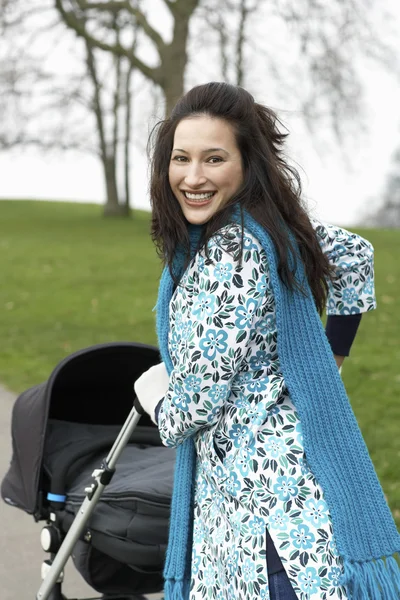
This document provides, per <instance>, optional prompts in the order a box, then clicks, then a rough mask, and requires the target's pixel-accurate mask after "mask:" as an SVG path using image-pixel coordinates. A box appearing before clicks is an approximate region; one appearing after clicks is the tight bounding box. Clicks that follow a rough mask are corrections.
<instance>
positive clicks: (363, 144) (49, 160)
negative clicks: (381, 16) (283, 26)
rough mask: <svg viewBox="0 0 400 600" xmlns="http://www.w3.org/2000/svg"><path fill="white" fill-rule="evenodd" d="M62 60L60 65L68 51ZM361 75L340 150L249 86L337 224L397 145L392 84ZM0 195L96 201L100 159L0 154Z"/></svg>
mask: <svg viewBox="0 0 400 600" xmlns="http://www.w3.org/2000/svg"><path fill="white" fill-rule="evenodd" d="M151 2H157V0H151ZM399 12H400V9H399ZM153 19H154V23H155V24H156V25H157V23H158V24H159V22H160V21H161V19H162V15H161V14H160V13H158V12H157V10H155V11H154V12H153ZM63 59H64V61H66V63H65V65H64V66H65V67H66V68H68V66H69V65H68V61H69V60H70V58H69V56H68V54H67V55H64V58H63ZM195 62H196V61H195ZM211 62H212V61H211ZM255 68H257V67H256V66H255ZM215 78H217V76H216V74H215V73H213V71H212V68H211V67H209V68H205V69H203V70H200V69H198V68H196V69H193V68H192V70H191V71H190V73H189V75H188V81H190V83H203V82H204V81H207V80H210V79H215ZM363 80H364V84H365V90H366V104H367V113H366V119H365V120H366V122H368V131H366V132H365V133H363V134H362V133H360V136H359V138H358V139H356V140H354V139H353V140H348V141H347V145H346V149H345V153H342V152H341V151H340V148H339V147H338V146H335V145H334V142H333V141H332V137H331V136H328V138H329V140H330V142H329V143H328V144H326V145H325V144H324V142H323V141H322V140H323V137H321V138H320V140H319V141H318V143H317V144H315V143H313V142H312V140H311V139H310V136H309V135H308V134H307V133H306V132H305V130H304V127H302V126H301V125H300V122H299V119H298V118H297V116H296V114H295V112H294V111H293V110H292V107H293V103H292V102H290V101H289V100H288V101H287V102H280V103H279V106H276V105H275V102H274V101H273V102H271V100H275V99H276V98H274V97H271V93H270V92H269V91H267V90H269V88H270V86H269V85H265V90H264V88H263V86H261V87H259V86H258V89H257V90H253V89H250V91H252V92H253V93H255V95H256V100H258V101H260V102H263V103H265V104H269V105H271V104H272V106H273V107H274V108H277V109H278V111H280V116H281V117H282V118H283V121H284V122H285V124H286V125H287V127H288V129H289V130H290V132H291V134H290V137H289V153H290V155H291V157H292V158H293V159H294V160H295V161H296V163H298V165H300V167H301V174H302V180H303V186H304V192H305V196H306V198H307V200H308V203H309V206H310V208H311V210H312V211H313V213H314V214H316V215H317V216H319V217H320V218H322V219H324V220H327V221H330V222H333V223H338V224H342V225H352V224H357V223H358V222H360V221H361V219H362V216H363V215H364V214H365V213H366V212H367V211H368V210H370V209H372V205H373V202H379V199H380V197H381V193H382V189H383V186H384V183H385V178H386V176H387V173H388V171H389V169H390V158H391V155H392V153H393V151H394V149H395V148H396V146H397V145H399V143H400V135H399V134H400V84H399V82H398V81H396V79H395V78H394V77H393V76H390V74H389V73H387V72H385V71H384V70H383V69H382V68H380V67H378V66H375V67H374V68H372V67H371V65H368V68H366V69H365V75H364V78H363ZM261 90H262V91H261ZM256 92H257V93H256ZM145 101H146V99H145V98H144V99H143V102H145ZM138 108H139V107H136V110H138ZM144 119H145V117H144ZM147 125H148V124H147V123H146V122H143V123H142V128H141V131H142V132H143V133H142V140H141V141H142V144H141V146H142V147H141V148H139V149H138V150H135V151H134V153H133V169H132V184H133V186H134V194H133V205H134V207H139V208H149V201H148V196H147V162H146V159H145V156H144V153H143V146H144V144H145V141H146V131H147V129H148V127H147ZM346 155H347V156H346ZM349 156H350V157H351V163H352V164H351V165H349V164H348V158H349ZM0 198H32V199H48V200H72V201H85V202H103V200H104V185H103V173H102V169H101V165H100V163H99V162H98V161H97V160H96V159H95V158H93V157H90V156H85V155H82V154H78V153H72V152H70V153H68V154H59V153H57V154H53V155H43V154H40V153H39V152H38V151H35V150H33V149H30V150H29V151H22V150H18V151H13V152H12V153H8V154H4V153H3V154H0Z"/></svg>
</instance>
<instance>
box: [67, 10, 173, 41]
mask: <svg viewBox="0 0 400 600" xmlns="http://www.w3.org/2000/svg"><path fill="white" fill-rule="evenodd" d="M77 3H78V5H79V8H80V9H81V10H83V11H89V10H96V11H103V12H110V13H115V14H117V13H119V12H120V11H123V10H125V11H127V12H128V13H130V14H131V15H132V16H133V17H135V20H136V23H137V25H138V26H139V27H140V28H141V29H142V30H143V32H144V33H145V34H146V36H147V37H148V38H149V39H150V40H151V41H152V42H154V44H155V45H156V47H157V49H158V50H159V51H160V52H162V51H163V49H164V47H165V42H164V40H163V38H162V37H161V35H160V34H159V33H158V31H156V30H155V29H154V28H153V27H152V26H151V25H150V23H149V21H148V20H147V18H146V16H145V15H144V13H143V12H142V11H141V10H139V9H138V8H135V7H134V6H132V4H131V3H130V1H129V0H108V2H90V0H89V2H88V1H87V0H77Z"/></svg>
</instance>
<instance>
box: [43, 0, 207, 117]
mask: <svg viewBox="0 0 400 600" xmlns="http://www.w3.org/2000/svg"><path fill="white" fill-rule="evenodd" d="M54 2H55V7H56V9H57V10H58V12H59V14H60V16H61V18H62V19H63V21H64V23H65V24H66V25H67V26H68V27H69V28H71V29H73V30H74V31H75V33H76V34H77V35H78V36H79V37H81V38H83V39H85V40H86V41H87V42H89V43H90V45H91V47H92V48H99V49H101V50H104V51H108V52H111V53H112V54H114V55H115V56H118V57H124V58H126V59H128V60H129V61H130V63H131V65H132V67H133V68H135V69H137V70H138V71H140V72H141V73H142V74H143V75H144V76H145V77H146V78H147V79H149V80H150V81H151V82H152V83H154V84H155V85H157V86H160V88H161V89H162V91H163V93H164V97H165V102H166V113H167V114H169V113H170V111H171V109H172V107H173V105H174V104H175V102H176V100H177V99H178V98H179V97H180V96H181V95H182V94H183V91H184V73H185V67H186V63H187V60H188V56H187V42H188V35H189V21H190V19H191V17H192V16H193V14H194V12H195V10H196V8H197V6H198V3H199V0H175V1H174V0H164V2H163V4H164V7H166V8H167V9H168V12H169V14H170V17H171V18H172V29H173V33H172V39H171V41H170V42H166V41H165V40H164V39H163V37H162V36H161V34H160V33H159V32H158V31H157V30H156V29H155V28H154V27H152V25H151V24H150V21H149V19H148V17H147V16H146V13H145V12H144V10H142V9H141V6H140V2H137V1H136V2H135V0H105V1H100V2H98V1H96V0H68V1H67V0H54ZM104 15H109V16H113V17H115V16H116V15H119V16H120V17H121V18H123V19H125V20H128V21H129V20H130V22H131V27H132V30H133V29H135V28H136V29H137V30H138V31H139V32H140V33H141V34H142V36H143V37H144V38H145V40H146V41H148V42H150V44H151V46H152V48H153V49H154V50H155V52H156V55H157V60H156V63H157V64H156V65H154V66H152V65H151V64H150V63H149V62H145V61H144V60H143V59H141V58H140V57H139V54H138V53H137V52H136V50H135V49H134V48H132V45H131V44H130V43H129V42H128V43H126V42H125V41H124V40H122V39H121V38H120V37H119V38H118V37H117V36H116V35H110V31H109V30H108V29H107V28H104V27H102V26H101V23H102V19H103V18H104Z"/></svg>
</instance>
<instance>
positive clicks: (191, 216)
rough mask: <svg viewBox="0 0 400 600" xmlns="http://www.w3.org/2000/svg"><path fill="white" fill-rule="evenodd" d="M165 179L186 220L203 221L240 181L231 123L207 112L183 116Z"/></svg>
mask: <svg viewBox="0 0 400 600" xmlns="http://www.w3.org/2000/svg"><path fill="white" fill-rule="evenodd" d="M169 183H170V186H171V189H172V191H173V193H174V194H175V197H176V198H177V200H178V202H179V204H180V206H181V208H182V212H183V214H184V215H185V217H186V219H187V220H188V221H189V223H193V224H195V225H203V224H204V223H207V222H208V221H209V220H210V219H211V217H212V216H214V215H215V214H216V212H217V211H218V210H219V209H220V208H222V207H223V206H224V205H225V204H226V203H227V202H228V201H229V200H230V199H231V198H232V197H233V196H234V195H235V194H236V193H237V192H238V190H239V188H240V187H241V185H242V183H243V169H242V160H241V155H240V151H239V148H238V147H237V143H236V138H235V132H234V129H233V126H232V125H231V124H230V123H228V122H227V121H224V120H222V119H217V118H212V117H210V116H207V115H199V116H197V117H196V116H195V117H191V118H190V119H183V120H182V121H181V122H180V123H179V124H178V126H177V128H176V131H175V136H174V148H173V150H172V155H171V162H170V166H169Z"/></svg>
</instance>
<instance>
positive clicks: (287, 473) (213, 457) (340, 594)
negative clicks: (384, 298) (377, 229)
mask: <svg viewBox="0 0 400 600" xmlns="http://www.w3.org/2000/svg"><path fill="white" fill-rule="evenodd" d="M313 224H314V228H315V230H316V233H317V236H318V239H319V241H320V244H321V246H322V248H323V251H324V252H325V253H326V254H327V256H328V257H329V261H330V262H331V264H332V265H334V268H335V275H336V279H335V280H334V282H333V283H332V284H330V288H329V298H328V305H327V312H328V314H330V315H338V314H343V315H345V314H352V313H359V312H366V311H368V310H371V309H373V308H374V307H375V297H374V282H373V249H372V246H371V245H370V244H369V242H367V241H366V240H364V239H363V238H361V237H359V236H358V235H355V234H353V233H350V232H348V231H346V230H344V229H340V228H338V227H335V226H332V225H325V224H322V223H319V222H317V221H314V222H313ZM240 239H241V236H240V228H239V226H238V225H231V226H229V227H228V228H226V229H225V236H224V237H223V238H222V237H218V234H216V235H215V236H214V237H213V238H212V239H211V240H210V242H209V246H208V247H209V251H210V252H209V253H210V259H208V258H207V256H206V253H205V250H204V248H203V249H202V250H200V251H199V252H198V253H197V255H196V256H195V258H194V259H193V261H192V262H191V264H190V265H189V267H188V269H187V270H186V272H185V274H184V276H183V278H182V280H181V285H179V286H178V287H177V289H176V291H175V293H174V295H173V297H172V300H171V303H170V331H169V351H170V355H171V359H172V362H173V366H174V368H173V371H172V373H171V377H170V385H169V390H168V393H167V395H166V396H165V399H164V402H163V404H162V406H161V409H160V413H159V429H160V434H161V437H162V440H163V442H164V444H165V445H167V446H176V445H178V444H180V443H181V442H183V441H184V440H185V439H186V438H187V437H188V436H193V439H194V442H195V446H196V451H197V471H196V484H195V507H194V536H193V549H192V583H191V593H190V600H200V599H205V598H207V599H212V600H228V599H229V600H234V599H235V600H237V599H238V598H240V599H241V600H255V599H259V598H263V599H265V600H269V598H270V595H269V590H268V571H267V561H268V556H267V555H266V529H268V531H269V533H270V535H271V538H272V540H273V542H274V545H275V547H276V549H277V552H278V554H279V556H280V559H281V561H282V563H283V565H284V568H285V570H286V573H287V575H288V577H289V579H290V582H291V584H292V587H293V589H294V591H295V593H296V595H297V598H298V599H299V600H309V599H311V600H312V599H315V600H328V599H329V600H340V599H341V600H344V599H345V598H346V597H347V596H346V592H345V589H344V588H343V587H342V586H340V584H339V577H340V575H341V573H342V562H341V559H340V557H339V555H338V552H337V549H336V546H335V536H334V531H333V528H332V521H331V516H330V513H329V509H328V506H327V504H326V502H325V500H324V492H323V490H322V489H321V486H320V485H319V483H318V481H316V479H315V477H314V475H313V474H312V472H311V471H310V469H309V467H308V465H307V457H306V456H305V453H304V448H303V441H302V428H301V422H300V420H299V415H298V414H297V412H296V408H295V406H294V405H293V402H292V400H291V398H290V395H289V394H288V391H287V388H286V386H285V381H284V378H283V375H282V372H281V369H280V364H279V356H278V353H277V330H276V322H275V302H274V297H273V294H272V290H271V286H270V281H269V269H268V262H267V257H266V255H265V252H264V250H263V248H262V247H261V245H260V244H259V242H258V240H257V239H256V238H254V237H253V236H252V235H251V234H250V233H249V232H246V231H245V238H244V253H243V261H242V264H241V265H240V264H239V262H238V261H237V260H235V258H234V257H232V251H235V249H236V248H237V247H238V245H239V244H240Z"/></svg>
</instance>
